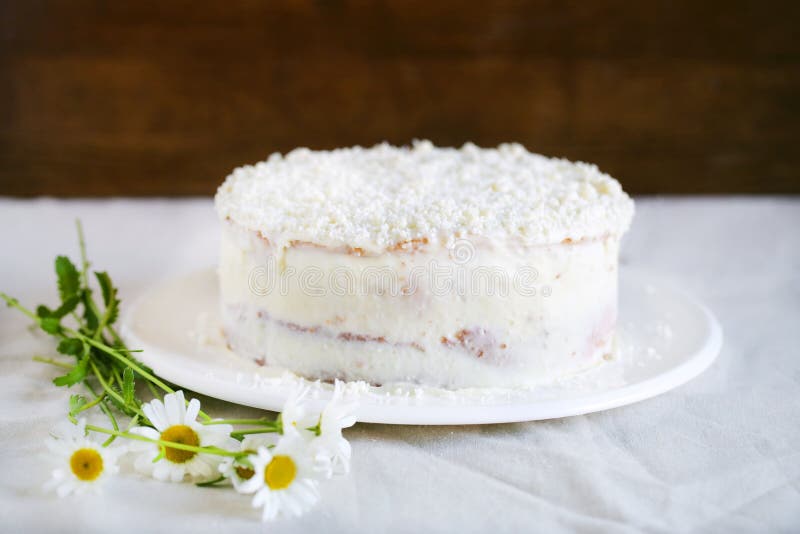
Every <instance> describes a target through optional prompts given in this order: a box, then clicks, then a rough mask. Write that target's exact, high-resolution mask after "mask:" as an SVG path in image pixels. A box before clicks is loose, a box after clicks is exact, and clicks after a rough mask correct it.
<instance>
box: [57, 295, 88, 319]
mask: <svg viewBox="0 0 800 534" xmlns="http://www.w3.org/2000/svg"><path fill="white" fill-rule="evenodd" d="M80 301H81V297H80V295H72V296H71V297H69V298H68V299H67V300H65V301H64V302H63V303H62V304H61V306H59V307H58V309H57V310H55V311H52V312H50V313H51V315H52V316H53V317H64V316H65V315H66V314H68V313H71V312H73V311H75V308H77V307H78V303H79V302H80Z"/></svg>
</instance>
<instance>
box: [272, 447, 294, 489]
mask: <svg viewBox="0 0 800 534" xmlns="http://www.w3.org/2000/svg"><path fill="white" fill-rule="evenodd" d="M295 475H297V466H296V465H295V463H294V460H292V459H291V458H290V457H288V456H283V455H278V456H274V457H273V458H272V461H271V462H270V463H269V464H268V465H267V468H266V469H264V482H266V483H267V486H269V489H273V490H280V489H286V488H288V487H289V486H290V485H291V483H292V481H293V480H294V477H295Z"/></svg>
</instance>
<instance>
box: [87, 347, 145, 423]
mask: <svg viewBox="0 0 800 534" xmlns="http://www.w3.org/2000/svg"><path fill="white" fill-rule="evenodd" d="M89 365H91V366H92V370H93V371H94V375H95V376H96V377H97V380H98V381H100V385H101V386H102V387H103V389H104V390H105V392H106V394H108V395H109V396H110V397H112V398H114V399H116V400H117V402H119V403H120V404H121V405H123V406H126V407H128V408H129V409H130V410H131V411H132V412H134V413H137V414H139V415H144V414H143V413H142V410H140V409H139V407H138V406H130V405H129V404H127V403H126V402H125V399H123V398H122V396H121V395H120V394H119V393H117V392H116V391H114V388H112V387H111V386H110V385H109V384H108V382H106V381H105V379H104V378H103V375H102V374H100V371H98V370H97V365H95V363H94V362H93V361H91V360H89Z"/></svg>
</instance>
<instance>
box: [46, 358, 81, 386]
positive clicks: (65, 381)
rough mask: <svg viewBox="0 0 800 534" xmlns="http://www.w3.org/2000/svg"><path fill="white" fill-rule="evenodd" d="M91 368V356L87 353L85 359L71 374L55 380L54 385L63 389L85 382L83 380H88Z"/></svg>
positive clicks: (79, 362)
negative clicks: (89, 368) (87, 374)
mask: <svg viewBox="0 0 800 534" xmlns="http://www.w3.org/2000/svg"><path fill="white" fill-rule="evenodd" d="M88 367H89V354H88V353H87V354H86V355H85V356H84V357H83V358H81V359H80V360H79V361H78V364H77V365H76V366H75V367H73V368H72V370H71V371H70V372H68V373H67V374H65V375H63V376H59V377H56V378H54V379H53V384H55V385H57V386H59V387H61V386H67V387H70V386H74V385H75V384H78V383H80V382H83V379H84V378H86V371H87V369H88Z"/></svg>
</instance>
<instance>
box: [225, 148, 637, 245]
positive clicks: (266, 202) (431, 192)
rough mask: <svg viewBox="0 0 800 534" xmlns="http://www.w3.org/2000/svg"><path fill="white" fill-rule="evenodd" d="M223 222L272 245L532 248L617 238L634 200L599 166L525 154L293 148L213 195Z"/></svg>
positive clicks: (243, 171) (237, 174)
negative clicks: (477, 240)
mask: <svg viewBox="0 0 800 534" xmlns="http://www.w3.org/2000/svg"><path fill="white" fill-rule="evenodd" d="M216 207H217V211H218V213H219V215H220V217H221V218H229V219H231V220H232V221H233V222H235V223H237V224H239V225H241V226H243V227H245V228H247V229H250V230H253V231H258V232H261V233H262V234H263V235H264V236H267V237H268V238H269V239H271V240H276V241H280V242H288V241H291V240H299V241H308V242H312V243H316V244H320V245H325V246H342V245H344V246H349V247H354V248H360V249H363V250H365V251H374V252H380V251H382V250H384V249H387V248H391V247H393V246H395V245H397V244H398V243H403V242H405V241H409V240H415V239H424V238H427V239H429V240H432V241H438V242H441V243H442V244H447V243H448V242H450V241H451V240H452V239H453V238H455V237H468V236H482V237H487V238H490V239H495V238H501V239H503V238H517V239H519V240H521V241H522V242H523V243H527V244H547V243H558V242H560V241H562V240H564V239H572V240H574V241H577V240H580V239H583V238H593V237H599V236H603V235H607V234H610V235H613V236H620V235H622V233H624V232H625V231H626V230H627V229H628V226H629V225H630V222H631V219H632V217H633V201H632V200H631V199H630V198H629V197H628V195H626V194H625V193H624V192H623V191H622V188H621V186H620V184H619V182H617V181H616V180H614V179H613V178H611V177H610V176H608V175H607V174H604V173H602V172H600V170H598V168H597V167H596V166H595V165H590V164H586V163H572V162H570V161H567V160H564V159H556V158H547V157H544V156H541V155H538V154H533V153H531V152H528V151H527V150H526V149H525V148H524V147H523V146H521V145H519V144H503V145H500V146H499V147H498V148H496V149H483V148H478V147H477V146H475V145H473V144H471V143H468V144H466V145H464V146H463V147H462V148H460V149H453V148H436V147H434V146H433V145H432V144H431V143H430V142H428V141H418V142H415V143H414V144H413V146H411V147H393V146H390V145H388V144H385V143H384V144H381V145H376V146H374V147H372V148H362V147H353V148H344V149H338V150H333V151H311V150H308V149H305V148H300V149H297V150H294V151H292V152H290V153H289V154H287V155H286V156H281V155H280V154H277V153H276V154H273V155H272V156H270V157H269V159H268V160H267V161H263V162H261V163H258V164H256V165H246V166H244V167H239V168H237V169H236V170H234V171H233V173H232V174H231V175H230V176H228V178H227V179H226V180H225V183H223V184H222V186H220V188H219V190H218V191H217V195H216Z"/></svg>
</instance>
